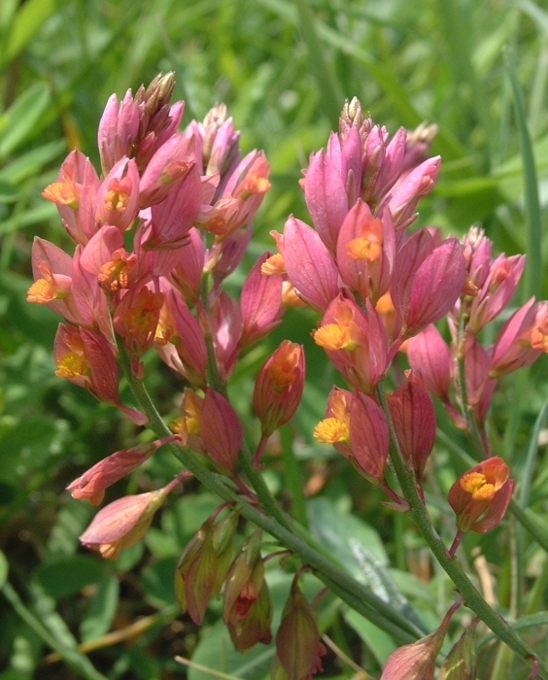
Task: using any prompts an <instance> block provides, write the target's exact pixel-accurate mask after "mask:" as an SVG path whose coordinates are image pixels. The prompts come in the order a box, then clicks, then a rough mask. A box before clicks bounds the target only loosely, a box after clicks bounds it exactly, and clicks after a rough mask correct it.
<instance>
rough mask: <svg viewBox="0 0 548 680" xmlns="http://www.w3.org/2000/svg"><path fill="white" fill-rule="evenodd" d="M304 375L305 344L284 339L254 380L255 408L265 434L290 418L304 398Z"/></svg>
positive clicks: (271, 431)
mask: <svg viewBox="0 0 548 680" xmlns="http://www.w3.org/2000/svg"><path fill="white" fill-rule="evenodd" d="M304 376H305V362H304V351H303V348H302V345H297V344H295V343H294V342H290V341H289V340H283V341H282V343H281V345H280V346H279V347H278V349H277V350H276V351H275V352H274V353H273V354H272V356H271V357H270V358H269V359H267V361H266V362H265V364H264V365H263V367H262V368H261V370H260V371H259V374H258V376H257V380H256V381H255V390H254V392H253V410H254V411H255V413H256V415H257V416H258V418H259V420H260V421H261V426H262V432H263V434H265V435H266V436H270V435H271V434H272V433H273V432H274V431H275V430H277V429H278V428H279V427H281V426H282V425H284V424H285V423H287V422H288V421H289V420H291V418H292V417H293V415H294V413H295V411H296V410H297V407H298V406H299V403H300V401H301V397H302V394H303V387H304Z"/></svg>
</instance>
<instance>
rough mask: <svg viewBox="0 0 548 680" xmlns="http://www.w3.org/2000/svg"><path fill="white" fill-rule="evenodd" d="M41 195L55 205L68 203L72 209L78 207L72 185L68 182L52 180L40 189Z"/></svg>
mask: <svg viewBox="0 0 548 680" xmlns="http://www.w3.org/2000/svg"><path fill="white" fill-rule="evenodd" d="M42 196H43V197H44V198H45V199H46V200H47V201H51V202H52V203H56V204H57V205H68V207H69V208H72V209H73V210H76V208H77V207H78V198H77V196H76V193H75V191H74V186H73V185H72V184H69V183H68V182H53V184H50V185H48V186H47V187H46V188H45V189H44V191H42Z"/></svg>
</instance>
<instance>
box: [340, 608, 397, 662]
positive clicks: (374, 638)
mask: <svg viewBox="0 0 548 680" xmlns="http://www.w3.org/2000/svg"><path fill="white" fill-rule="evenodd" d="M343 616H344V620H345V621H346V622H347V623H348V625H349V626H351V627H352V628H353V629H354V630H355V631H356V633H357V634H358V635H359V636H360V638H361V639H362V640H363V641H364V642H365V644H366V645H367V647H368V648H369V650H370V651H371V653H372V654H373V656H374V657H375V659H376V660H377V662H378V664H379V666H381V667H382V666H384V664H385V663H386V659H388V657H389V656H390V654H392V652H393V651H394V650H395V649H396V645H395V644H394V642H393V640H392V638H391V637H390V636H389V635H387V634H386V633H385V632H384V631H382V630H381V629H380V628H377V626H375V625H374V624H372V623H371V622H370V621H368V620H367V619H364V617H363V616H361V615H360V614H358V612H355V611H353V610H352V609H347V610H346V611H345V612H344V614H343Z"/></svg>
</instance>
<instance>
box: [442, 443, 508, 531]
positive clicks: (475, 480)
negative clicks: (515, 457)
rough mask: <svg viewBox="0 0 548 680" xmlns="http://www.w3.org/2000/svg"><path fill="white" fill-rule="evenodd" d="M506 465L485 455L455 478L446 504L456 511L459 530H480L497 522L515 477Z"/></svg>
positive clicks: (505, 506) (501, 517)
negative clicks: (512, 477)
mask: <svg viewBox="0 0 548 680" xmlns="http://www.w3.org/2000/svg"><path fill="white" fill-rule="evenodd" d="M509 475H510V470H509V468H508V465H506V463H505V462H504V461H503V460H502V458H499V457H498V456H494V457H493V458H487V460H484V461H482V462H481V463H479V464H478V465H476V466H475V467H473V468H471V469H470V470H468V472H466V473H464V474H463V475H461V476H460V477H459V479H457V481H456V482H455V483H454V484H453V486H452V487H451V489H450V491H449V496H448V498H449V505H450V506H451V507H452V508H453V511H454V512H455V514H456V515H457V528H458V530H459V532H460V533H464V532H466V531H475V532H477V533H480V534H483V533H486V532H488V531H491V530H492V529H494V528H495V527H496V526H498V525H499V524H500V523H501V522H502V519H503V517H504V515H505V513H506V509H507V508H508V504H509V503H510V499H511V497H512V490H513V488H514V481H513V480H512V479H510V476H509Z"/></svg>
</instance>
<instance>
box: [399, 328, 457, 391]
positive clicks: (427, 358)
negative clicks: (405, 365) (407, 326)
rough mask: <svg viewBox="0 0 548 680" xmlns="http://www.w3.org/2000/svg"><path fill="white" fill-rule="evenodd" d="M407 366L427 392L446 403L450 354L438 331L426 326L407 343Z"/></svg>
mask: <svg viewBox="0 0 548 680" xmlns="http://www.w3.org/2000/svg"><path fill="white" fill-rule="evenodd" d="M407 358H408V359H409V364H410V366H411V368H412V369H413V373H415V374H416V375H417V376H418V377H419V378H420V380H421V381H422V382H423V384H424V386H425V387H426V389H427V390H429V391H430V392H432V393H433V394H435V395H436V396H437V397H439V399H441V400H442V401H444V402H446V401H448V399H449V386H450V381H451V354H450V352H449V347H448V346H447V343H446V342H445V340H444V339H443V338H442V337H441V335H440V332H439V331H438V329H437V328H436V327H435V326H434V325H433V324H430V325H428V326H427V327H426V328H425V329H424V330H423V331H421V332H420V333H419V334H418V335H415V336H413V337H412V338H409V340H408V341H407Z"/></svg>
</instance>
